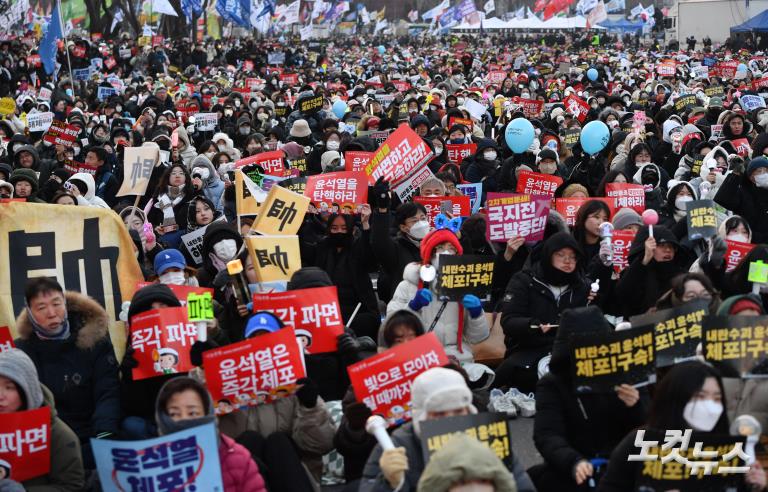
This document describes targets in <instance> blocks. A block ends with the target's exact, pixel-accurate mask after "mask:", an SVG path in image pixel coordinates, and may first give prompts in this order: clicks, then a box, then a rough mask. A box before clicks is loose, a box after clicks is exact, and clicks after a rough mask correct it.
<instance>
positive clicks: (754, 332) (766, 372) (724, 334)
mask: <svg viewBox="0 0 768 492" xmlns="http://www.w3.org/2000/svg"><path fill="white" fill-rule="evenodd" d="M702 326H703V330H704V335H703V338H704V343H703V345H704V358H705V359H706V360H707V361H709V362H711V363H712V364H713V365H716V366H717V367H718V368H720V370H721V372H722V373H723V376H727V377H747V378H749V377H763V378H765V377H768V316H707V317H705V318H704V322H703V325H702Z"/></svg>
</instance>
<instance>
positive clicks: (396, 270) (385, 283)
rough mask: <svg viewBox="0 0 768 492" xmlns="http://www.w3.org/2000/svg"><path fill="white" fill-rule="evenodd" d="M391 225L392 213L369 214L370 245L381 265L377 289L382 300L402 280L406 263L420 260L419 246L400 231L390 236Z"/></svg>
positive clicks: (385, 299) (388, 297)
mask: <svg viewBox="0 0 768 492" xmlns="http://www.w3.org/2000/svg"><path fill="white" fill-rule="evenodd" d="M391 226H392V215H391V214H390V213H389V212H387V213H382V212H379V211H375V212H373V214H372V215H371V247H372V249H373V254H374V255H375V256H376V261H378V262H379V265H380V266H381V275H380V276H379V282H378V289H377V290H378V293H379V298H380V299H381V300H382V301H389V300H390V299H391V298H392V293H393V292H394V291H395V287H397V284H399V283H400V281H401V280H403V270H405V267H406V265H408V264H409V263H413V262H421V255H420V253H419V246H417V245H416V244H414V243H413V242H411V241H409V240H408V239H407V238H406V237H405V236H403V235H402V234H400V233H398V234H397V236H396V237H392V236H391V235H390V228H391Z"/></svg>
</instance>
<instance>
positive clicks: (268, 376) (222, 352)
mask: <svg viewBox="0 0 768 492" xmlns="http://www.w3.org/2000/svg"><path fill="white" fill-rule="evenodd" d="M203 368H204V370H205V381H206V386H207V387H208V391H209V392H210V393H211V396H212V397H213V401H214V404H215V406H216V414H217V415H222V414H226V413H229V412H231V411H232V410H233V409H234V408H235V407H238V408H241V409H245V408H246V407H248V406H255V405H260V404H262V403H271V402H273V401H275V400H278V399H280V398H282V397H285V396H290V395H291V394H293V392H294V391H295V390H296V381H297V380H299V379H301V378H303V377H305V376H306V374H307V373H306V369H305V366H304V355H303V354H302V350H301V347H300V345H299V341H298V340H297V339H296V335H295V333H294V332H293V328H282V329H280V330H278V331H276V332H274V333H268V334H264V335H259V336H257V337H252V338H249V339H247V340H243V341H242V342H239V343H233V344H230V345H226V346H224V347H220V348H217V349H212V350H206V351H205V352H203Z"/></svg>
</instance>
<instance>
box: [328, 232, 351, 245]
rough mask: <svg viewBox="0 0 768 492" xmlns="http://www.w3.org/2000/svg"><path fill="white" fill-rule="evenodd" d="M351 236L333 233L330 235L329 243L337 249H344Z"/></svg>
mask: <svg viewBox="0 0 768 492" xmlns="http://www.w3.org/2000/svg"><path fill="white" fill-rule="evenodd" d="M348 240H349V235H348V234H346V233H344V232H332V233H330V234H328V241H330V243H331V244H332V245H333V246H335V247H342V246H344V245H346V244H347V241H348Z"/></svg>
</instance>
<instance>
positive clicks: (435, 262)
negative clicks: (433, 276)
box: [430, 251, 453, 268]
mask: <svg viewBox="0 0 768 492" xmlns="http://www.w3.org/2000/svg"><path fill="white" fill-rule="evenodd" d="M442 255H448V256H451V255H453V253H449V252H448V251H441V252H440V253H435V257H434V258H432V261H431V262H430V263H432V266H433V267H435V268H437V265H438V264H439V263H440V256H442Z"/></svg>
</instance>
